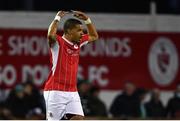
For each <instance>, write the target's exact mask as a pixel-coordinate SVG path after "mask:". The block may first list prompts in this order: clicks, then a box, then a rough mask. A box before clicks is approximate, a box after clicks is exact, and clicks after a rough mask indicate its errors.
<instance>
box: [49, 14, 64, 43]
mask: <svg viewBox="0 0 180 121" xmlns="http://www.w3.org/2000/svg"><path fill="white" fill-rule="evenodd" d="M66 13H67V12H65V11H59V12H58V13H57V14H56V16H55V18H54V20H53V21H52V22H51V24H50V25H49V28H48V34H47V38H48V41H49V45H50V46H52V45H53V43H54V42H55V41H56V36H57V35H56V33H57V29H58V23H59V21H60V19H61V18H62V17H63V16H64V15H65V14H66Z"/></svg>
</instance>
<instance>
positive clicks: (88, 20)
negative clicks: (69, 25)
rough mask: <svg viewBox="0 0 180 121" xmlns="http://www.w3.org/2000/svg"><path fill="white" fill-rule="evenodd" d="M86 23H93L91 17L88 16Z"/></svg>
mask: <svg viewBox="0 0 180 121" xmlns="http://www.w3.org/2000/svg"><path fill="white" fill-rule="evenodd" d="M84 23H85V24H91V23H92V21H91V19H90V18H87V19H86V20H85V21H84Z"/></svg>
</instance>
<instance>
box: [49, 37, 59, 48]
mask: <svg viewBox="0 0 180 121" xmlns="http://www.w3.org/2000/svg"><path fill="white" fill-rule="evenodd" d="M56 36H57V35H48V43H49V46H50V47H52V46H53V44H54V43H55V42H56Z"/></svg>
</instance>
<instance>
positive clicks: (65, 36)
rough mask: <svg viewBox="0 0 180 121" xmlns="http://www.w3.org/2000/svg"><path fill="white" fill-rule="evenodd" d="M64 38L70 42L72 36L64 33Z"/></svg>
mask: <svg viewBox="0 0 180 121" xmlns="http://www.w3.org/2000/svg"><path fill="white" fill-rule="evenodd" d="M63 36H64V38H66V39H67V40H69V41H71V42H72V37H71V36H70V35H69V34H64V35H63Z"/></svg>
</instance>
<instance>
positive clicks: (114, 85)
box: [0, 29, 180, 90]
mask: <svg viewBox="0 0 180 121" xmlns="http://www.w3.org/2000/svg"><path fill="white" fill-rule="evenodd" d="M98 33H99V36H100V38H99V40H97V41H96V42H94V43H90V44H88V45H86V46H84V47H83V48H82V49H81V55H80V66H79V70H78V78H80V79H88V80H90V81H91V82H92V83H94V84H96V85H98V86H100V87H101V88H102V89H106V90H119V89H121V88H122V87H123V83H124V82H126V81H131V82H133V83H134V84H136V85H137V86H138V87H144V88H148V89H151V88H160V89H164V90H171V89H175V87H176V85H177V84H179V83H180V69H179V67H180V66H179V65H180V63H179V62H180V58H179V57H180V41H179V38H180V33H165V32H164V33H163V32H122V31H98ZM46 34H47V30H36V29H35V30H33V29H0V87H1V88H12V87H13V86H14V85H15V84H17V83H19V82H23V81H25V80H26V79H27V77H28V74H31V75H32V76H33V78H34V80H35V84H36V85H37V86H39V87H42V85H43V83H44V81H45V80H46V78H47V76H48V72H49V69H50V68H49V52H48V46H47V39H46Z"/></svg>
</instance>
